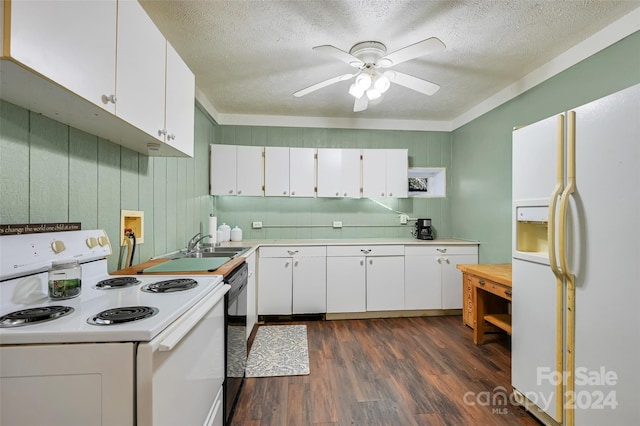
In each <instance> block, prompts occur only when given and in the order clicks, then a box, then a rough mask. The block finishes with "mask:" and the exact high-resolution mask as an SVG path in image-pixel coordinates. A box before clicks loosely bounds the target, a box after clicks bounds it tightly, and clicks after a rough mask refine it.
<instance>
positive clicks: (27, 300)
mask: <svg viewBox="0 0 640 426" xmlns="http://www.w3.org/2000/svg"><path fill="white" fill-rule="evenodd" d="M2 238H3V239H4V238H5V237H2ZM57 238H59V237H57ZM67 238H69V237H67ZM0 241H1V240H0ZM6 241H9V240H6V239H5V240H4V241H3V242H5V244H6ZM5 244H3V249H6V248H7V247H6V245H5ZM4 253H5V251H4V250H3V256H4ZM47 256H49V257H51V253H49V252H47V251H46V250H40V251H39V252H38V254H37V259H36V261H34V262H32V264H34V265H35V264H36V263H37V268H38V270H39V271H41V270H42V269H43V268H42V265H45V264H46V263H47V262H46V260H45V259H44V258H46V257H47ZM92 256H93V257H96V255H92ZM14 257H15V256H14ZM78 257H80V258H81V260H86V259H84V258H82V256H78ZM98 257H99V256H98ZM25 264H29V262H28V261H27V260H25V261H21V263H20V266H21V267H22V265H25ZM1 266H2V268H3V270H4V271H0V272H4V273H5V274H4V276H5V277H6V271H7V270H8V269H9V267H8V266H7V264H6V263H5V262H2V265H1ZM81 267H82V286H81V293H80V295H79V296H77V297H75V298H72V299H66V300H51V299H49V297H48V283H47V280H48V274H47V272H35V273H32V274H28V275H24V276H21V277H16V278H10V279H5V280H4V281H0V317H2V316H4V315H7V314H9V313H12V312H15V311H20V310H24V309H32V308H46V309H48V308H50V307H53V306H62V307H64V308H71V309H70V310H69V311H70V312H65V314H64V315H60V316H59V317H58V318H56V319H53V320H50V321H46V322H42V323H33V324H25V325H21V326H17V327H11V328H0V344H34V343H82V342H123V341H132V342H144V341H150V340H151V339H153V338H154V337H155V336H156V335H158V334H159V333H160V332H161V331H162V330H164V329H165V328H166V327H168V326H169V325H170V324H171V323H172V322H174V321H175V320H176V319H178V318H179V317H180V316H181V315H182V314H184V313H185V312H186V311H187V310H188V309H189V308H191V307H193V306H194V305H196V304H197V303H198V302H199V301H200V300H202V299H203V298H204V297H206V295H208V294H209V293H211V292H212V291H214V289H216V288H217V287H218V286H220V285H222V276H220V275H199V276H184V277H183V276H176V275H167V276H165V275H149V276H142V275H138V276H135V277H133V276H132V277H122V276H118V277H115V276H109V275H108V273H107V260H106V258H98V259H96V260H89V261H87V262H85V263H81ZM23 269H24V268H23ZM27 269H28V268H27ZM10 273H11V272H10ZM111 278H118V279H123V278H125V281H132V282H131V283H125V284H127V285H122V286H116V287H114V288H108V289H103V288H100V286H98V285H97V284H98V283H99V282H100V281H102V280H105V279H111ZM176 280H181V281H184V282H183V283H181V284H186V288H187V289H186V290H184V291H171V290H175V287H176V286H177V284H175V281H176ZM136 281H137V282H136ZM162 281H169V283H168V287H169V290H170V291H169V292H166V293H158V292H155V291H143V288H145V287H146V286H152V287H154V286H156V285H157V283H159V282H162ZM114 308H126V309H125V310H128V311H137V310H140V308H145V309H146V308H149V309H150V310H151V311H152V312H153V313H152V314H149V315H148V316H147V317H145V318H143V319H140V320H135V321H126V322H123V323H118V324H110V325H103V324H101V323H100V321H98V324H96V322H95V321H93V322H92V319H93V318H95V317H96V316H98V314H100V313H102V312H103V311H107V312H106V314H105V315H106V317H107V318H109V319H111V318H113V316H114V314H113V312H109V311H110V310H113V309H114ZM38 310H40V309H38ZM65 310H68V309H65ZM124 315H125V316H126V315H129V313H128V312H127V313H125V314H124Z"/></svg>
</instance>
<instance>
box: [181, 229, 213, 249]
mask: <svg viewBox="0 0 640 426" xmlns="http://www.w3.org/2000/svg"><path fill="white" fill-rule="evenodd" d="M205 238H211V235H202V232H198V233H197V234H196V235H194V236H193V237H191V239H190V240H189V242H188V243H187V253H190V252H192V251H193V250H195V249H196V248H197V247H198V243H200V241H202V240H204V239H205Z"/></svg>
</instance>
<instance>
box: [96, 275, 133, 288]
mask: <svg viewBox="0 0 640 426" xmlns="http://www.w3.org/2000/svg"><path fill="white" fill-rule="evenodd" d="M136 284H140V280H139V279H137V278H136V277H115V278H109V279H106V280H102V281H100V282H98V284H96V288H97V289H100V290H112V289H115V288H125V287H131V286H134V285H136Z"/></svg>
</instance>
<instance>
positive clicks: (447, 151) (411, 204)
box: [213, 126, 452, 239]
mask: <svg viewBox="0 0 640 426" xmlns="http://www.w3.org/2000/svg"><path fill="white" fill-rule="evenodd" d="M216 132H217V134H216V138H215V139H216V140H217V141H219V142H217V143H222V144H231V145H255V146H289V147H309V148H406V149H408V150H409V166H410V167H427V166H431V167H446V168H447V169H449V168H450V166H451V133H450V132H410V131H382V130H343V129H314V128H283V127H250V126H218V128H217V129H216ZM378 201H379V202H382V203H383V204H385V205H386V206H388V207H389V208H391V209H393V210H395V211H399V212H403V213H406V214H408V215H409V216H410V217H412V218H417V217H428V218H431V219H432V221H433V224H434V226H435V227H436V230H437V232H438V236H440V237H443V238H445V237H451V235H452V232H451V221H450V218H451V211H450V202H449V199H448V198H430V199H427V198H408V199H380V200H378ZM213 202H214V210H215V211H216V215H217V216H218V223H219V224H220V223H222V222H226V223H227V224H229V225H231V226H234V225H238V226H239V227H240V228H242V230H243V237H244V238H245V239H282V238H372V237H404V238H411V237H412V236H411V234H410V232H411V231H412V230H413V229H414V227H413V223H412V222H410V223H409V224H408V225H400V221H399V217H398V216H399V215H398V214H397V213H395V212H392V211H390V210H387V209H385V208H384V207H382V206H380V205H378V204H376V203H374V202H373V201H371V200H369V199H366V198H364V199H332V198H287V197H224V196H217V197H213ZM253 221H261V222H263V225H265V228H262V229H252V228H251V222H253ZM333 221H342V224H343V228H342V229H333V228H332V227H331V224H332V222H333Z"/></svg>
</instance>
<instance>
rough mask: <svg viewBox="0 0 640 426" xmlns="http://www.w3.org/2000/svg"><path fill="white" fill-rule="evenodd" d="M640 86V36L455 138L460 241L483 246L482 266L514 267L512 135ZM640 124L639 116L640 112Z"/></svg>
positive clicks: (454, 199)
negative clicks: (474, 241)
mask: <svg viewBox="0 0 640 426" xmlns="http://www.w3.org/2000/svg"><path fill="white" fill-rule="evenodd" d="M637 83H640V32H636V33H634V34H632V35H630V36H628V37H626V38H625V39H623V40H621V41H620V42H618V43H616V44H614V45H612V46H610V47H608V48H607V49H605V50H603V51H601V52H599V53H598V54H596V55H593V56H591V57H589V58H587V59H585V60H584V61H582V62H580V63H578V64H576V65H574V66H573V67H571V68H569V69H567V70H566V71H564V72H562V73H560V74H558V75H557V76H555V77H553V78H551V79H549V80H547V81H545V82H544V83H542V84H539V85H538V86H536V87H534V88H532V89H531V90H529V91H527V92H525V93H524V94H522V95H520V96H518V97H517V98H515V99H513V100H511V101H509V102H507V103H505V104H503V105H501V106H499V107H498V108H495V109H494V110H492V111H490V112H488V113H486V114H484V115H483V116H481V117H479V118H477V119H475V120H473V121H472V122H470V123H468V124H467V125H465V126H462V127H460V128H458V129H457V130H455V131H454V132H453V154H452V158H453V164H452V167H451V170H452V179H451V182H452V185H451V187H450V189H449V195H450V196H451V213H452V226H453V231H454V232H453V233H454V235H455V236H457V237H460V238H472V239H477V240H479V241H480V242H481V244H480V261H481V262H484V263H501V262H505V263H506V262H511V132H512V129H513V127H514V126H521V125H527V124H531V123H534V122H536V121H538V120H540V119H543V118H546V117H549V116H552V115H554V114H557V113H560V112H562V111H565V110H568V109H571V108H574V107H577V106H579V105H582V104H585V103H588V102H590V101H592V100H595V99H598V98H601V97H603V96H606V95H608V94H611V93H614V92H616V91H618V90H621V89H624V88H626V87H629V86H632V85H634V84H637ZM639 118H640V111H639Z"/></svg>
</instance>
